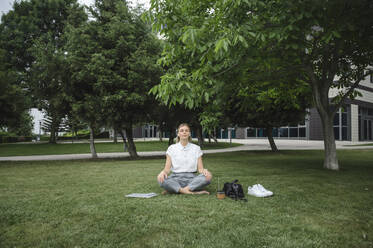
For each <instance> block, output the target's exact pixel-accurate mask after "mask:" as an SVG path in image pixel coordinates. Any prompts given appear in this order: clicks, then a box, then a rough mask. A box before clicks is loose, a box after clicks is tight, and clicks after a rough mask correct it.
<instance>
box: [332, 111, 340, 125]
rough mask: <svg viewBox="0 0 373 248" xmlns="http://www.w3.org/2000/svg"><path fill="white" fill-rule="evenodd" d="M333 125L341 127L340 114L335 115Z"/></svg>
mask: <svg viewBox="0 0 373 248" xmlns="http://www.w3.org/2000/svg"><path fill="white" fill-rule="evenodd" d="M333 125H334V126H338V125H339V112H337V113H335V115H334V120H333Z"/></svg>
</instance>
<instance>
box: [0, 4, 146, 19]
mask: <svg viewBox="0 0 373 248" xmlns="http://www.w3.org/2000/svg"><path fill="white" fill-rule="evenodd" d="M78 1H79V3H81V4H86V5H91V4H92V3H93V2H94V0H78ZM13 2H14V0H0V15H1V16H2V15H3V14H6V13H7V12H8V11H9V10H10V9H11V8H12V5H13ZM132 2H134V3H141V4H144V6H145V8H148V7H149V0H132Z"/></svg>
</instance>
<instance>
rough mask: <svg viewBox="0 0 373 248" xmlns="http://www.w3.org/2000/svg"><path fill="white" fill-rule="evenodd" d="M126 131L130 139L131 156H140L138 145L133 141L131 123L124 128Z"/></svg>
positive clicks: (129, 150) (129, 149)
mask: <svg viewBox="0 0 373 248" xmlns="http://www.w3.org/2000/svg"><path fill="white" fill-rule="evenodd" d="M124 130H125V131H126V135H127V139H128V152H129V153H130V157H131V158H138V157H139V156H138V155H137V152H136V145H135V142H133V134H132V125H129V126H128V127H126V128H125V129H124Z"/></svg>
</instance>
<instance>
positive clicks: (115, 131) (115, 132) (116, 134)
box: [113, 129, 118, 144]
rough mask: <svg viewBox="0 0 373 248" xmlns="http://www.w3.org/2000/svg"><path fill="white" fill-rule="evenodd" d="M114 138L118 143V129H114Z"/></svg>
mask: <svg viewBox="0 0 373 248" xmlns="http://www.w3.org/2000/svg"><path fill="white" fill-rule="evenodd" d="M113 139H114V143H115V144H116V143H118V131H117V130H116V129H114V134H113Z"/></svg>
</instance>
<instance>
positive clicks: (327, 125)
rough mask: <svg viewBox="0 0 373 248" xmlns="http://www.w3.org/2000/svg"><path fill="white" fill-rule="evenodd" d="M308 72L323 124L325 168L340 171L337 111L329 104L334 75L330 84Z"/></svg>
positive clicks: (311, 71)
mask: <svg viewBox="0 0 373 248" xmlns="http://www.w3.org/2000/svg"><path fill="white" fill-rule="evenodd" d="M308 72H309V73H308V74H309V76H310V79H311V81H310V85H311V87H312V91H313V92H312V93H313V94H312V96H313V100H314V102H315V106H316V109H317V111H318V113H319V115H320V118H321V123H322V129H323V137H324V150H325V152H324V153H325V158H324V168H325V169H329V170H339V165H338V159H337V149H336V145H335V138H334V128H333V119H334V114H335V109H333V108H331V106H330V102H329V87H330V85H331V84H332V80H333V78H334V75H333V76H332V77H330V78H329V80H330V82H329V83H328V82H327V81H324V82H320V81H318V80H317V79H316V77H315V75H314V74H313V70H312V68H308Z"/></svg>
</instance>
